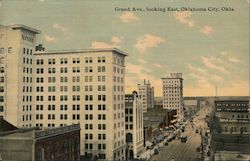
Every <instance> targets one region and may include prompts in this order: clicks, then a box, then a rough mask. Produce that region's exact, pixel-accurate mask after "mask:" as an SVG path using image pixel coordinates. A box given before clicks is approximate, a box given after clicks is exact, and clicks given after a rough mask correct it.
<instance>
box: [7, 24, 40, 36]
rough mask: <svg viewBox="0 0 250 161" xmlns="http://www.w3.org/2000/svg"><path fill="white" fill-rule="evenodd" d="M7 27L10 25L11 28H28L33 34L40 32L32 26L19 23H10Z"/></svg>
mask: <svg viewBox="0 0 250 161" xmlns="http://www.w3.org/2000/svg"><path fill="white" fill-rule="evenodd" d="M9 27H11V28H13V29H24V30H28V31H31V32H34V33H35V34H40V33H41V31H40V30H37V29H34V28H32V27H28V26H25V25H21V24H14V25H10V26H9Z"/></svg>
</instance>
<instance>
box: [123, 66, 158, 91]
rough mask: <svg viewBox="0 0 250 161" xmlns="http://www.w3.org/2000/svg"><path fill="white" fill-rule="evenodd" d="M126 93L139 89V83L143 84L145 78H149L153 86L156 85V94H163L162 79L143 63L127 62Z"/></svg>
mask: <svg viewBox="0 0 250 161" xmlns="http://www.w3.org/2000/svg"><path fill="white" fill-rule="evenodd" d="M126 71H127V76H126V93H131V92H132V91H133V90H137V84H141V83H142V82H143V81H144V79H146V80H149V81H150V83H151V86H153V87H155V89H157V90H155V95H156V96H161V95H162V81H161V79H160V78H156V77H155V76H154V75H153V73H152V71H151V69H148V68H146V67H144V66H142V65H136V64H131V63H128V64H126Z"/></svg>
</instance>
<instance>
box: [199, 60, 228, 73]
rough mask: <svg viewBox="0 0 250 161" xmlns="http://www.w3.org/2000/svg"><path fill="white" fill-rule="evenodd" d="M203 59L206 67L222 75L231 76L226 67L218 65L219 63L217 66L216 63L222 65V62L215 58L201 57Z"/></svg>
mask: <svg viewBox="0 0 250 161" xmlns="http://www.w3.org/2000/svg"><path fill="white" fill-rule="evenodd" d="M201 59H202V62H203V64H204V65H205V66H206V67H208V68H210V69H216V70H218V71H220V72H222V73H226V74H229V71H228V70H226V68H225V67H224V66H221V65H218V63H217V64H216V62H220V63H222V60H220V59H217V58H215V57H204V56H201Z"/></svg>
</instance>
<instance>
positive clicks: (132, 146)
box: [125, 91, 144, 158]
mask: <svg viewBox="0 0 250 161" xmlns="http://www.w3.org/2000/svg"><path fill="white" fill-rule="evenodd" d="M125 126H126V143H127V150H126V157H127V158H138V157H139V156H140V154H141V153H142V151H143V150H144V146H143V145H144V144H143V143H144V137H143V110H142V100H141V97H140V95H138V94H137V92H136V91H134V92H133V94H126V95H125Z"/></svg>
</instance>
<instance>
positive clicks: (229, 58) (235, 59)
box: [221, 51, 240, 63]
mask: <svg viewBox="0 0 250 161" xmlns="http://www.w3.org/2000/svg"><path fill="white" fill-rule="evenodd" d="M221 55H223V56H225V58H226V59H227V60H228V61H229V62H232V63H239V62H240V60H239V59H238V58H236V57H235V56H232V55H233V54H232V53H230V54H229V53H228V52H226V51H223V52H221Z"/></svg>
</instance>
